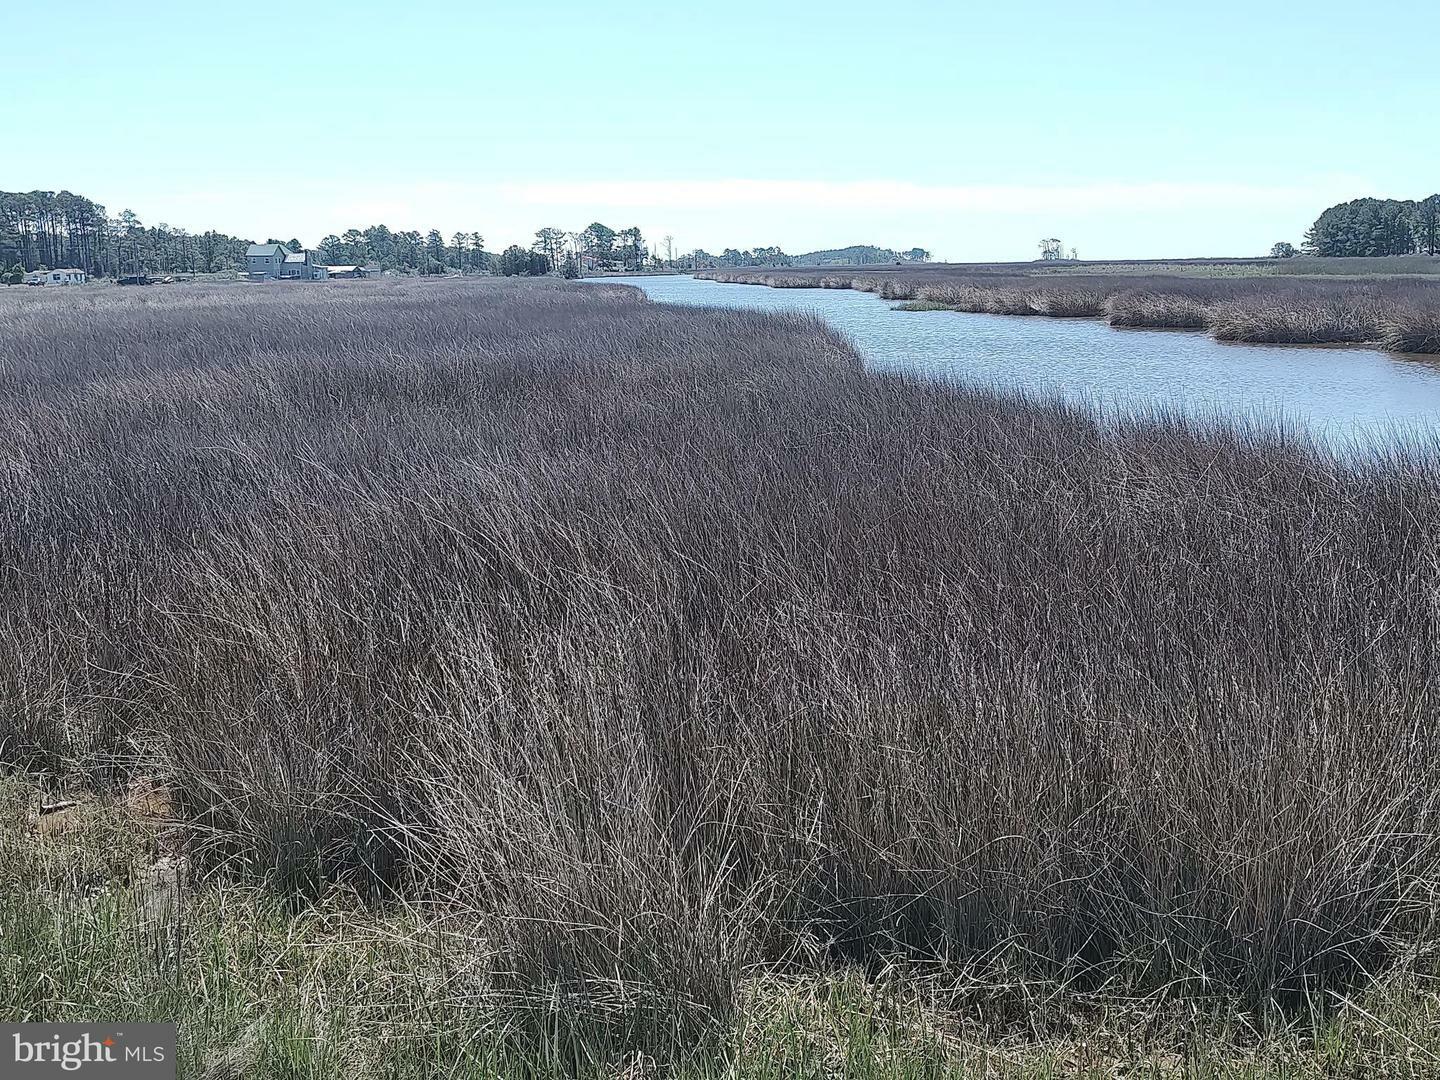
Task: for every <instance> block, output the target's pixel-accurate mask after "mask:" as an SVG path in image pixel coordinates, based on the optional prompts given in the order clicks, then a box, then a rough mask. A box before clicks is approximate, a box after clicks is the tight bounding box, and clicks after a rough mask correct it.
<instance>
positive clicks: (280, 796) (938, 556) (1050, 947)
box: [0, 281, 1440, 1076]
mask: <svg viewBox="0 0 1440 1080" xmlns="http://www.w3.org/2000/svg"><path fill="white" fill-rule="evenodd" d="M39 292H40V290H32V291H29V294H27V295H19V296H16V297H14V298H11V297H9V296H7V295H3V294H0V320H3V323H4V330H5V332H4V334H3V336H0V429H3V430H5V431H6V432H8V433H9V435H8V438H7V440H6V441H5V442H4V443H3V444H0V484H3V486H4V495H5V498H3V499H0V755H3V759H4V761H5V762H6V763H7V764H8V767H9V769H10V770H11V774H10V778H9V780H8V781H7V782H8V783H9V784H10V785H11V788H12V789H13V791H16V792H21V793H22V794H19V795H15V796H13V797H12V800H11V809H10V811H9V813H10V814H11V817H10V820H9V823H8V827H7V828H6V830H5V832H6V835H13V836H20V837H23V838H24V839H22V840H21V841H20V842H19V843H16V844H14V845H13V846H12V848H10V849H7V852H8V854H7V855H6V858H5V862H4V864H3V865H4V873H5V874H6V877H7V882H6V884H7V885H9V886H12V887H10V888H8V889H7V890H6V893H5V895H6V896H7V899H6V901H5V903H6V904H8V905H10V906H9V907H7V908H6V910H5V915H4V918H5V921H6V926H5V930H6V933H5V934H4V935H3V937H4V942H5V944H4V946H3V948H4V949H5V950H7V951H6V954H5V962H4V966H3V971H4V972H5V976H4V984H3V986H4V991H5V993H6V994H7V995H10V996H9V997H8V998H7V999H6V1006H7V1009H6V1011H7V1012H8V1013H16V1014H20V1015H23V1016H25V1017H27V1018H45V1019H60V1018H62V1014H63V1016H72V1015H81V1014H83V1013H85V1012H86V1011H87V1010H89V1011H90V1013H92V1014H93V1013H95V1012H102V1013H107V1014H113V1015H121V1016H124V1015H126V1010H131V1012H129V1014H128V1018H130V1019H134V1018H135V1016H134V1013H133V1010H134V1009H136V1008H142V1009H143V1010H144V1011H145V1012H146V1014H147V1015H148V1016H153V1017H155V1018H168V1017H172V1016H173V1017H176V1018H178V1019H180V1021H181V1023H182V1032H183V1038H184V1039H185V1040H189V1041H188V1043H187V1045H188V1046H189V1047H190V1049H189V1050H187V1051H186V1052H187V1053H189V1054H190V1055H191V1057H189V1058H187V1059H186V1060H187V1062H190V1063H191V1066H192V1069H191V1074H192V1075H196V1074H198V1072H199V1069H200V1065H201V1063H202V1062H208V1061H209V1060H210V1058H209V1057H207V1056H206V1055H213V1054H215V1053H217V1052H218V1051H217V1050H216V1048H217V1047H221V1046H225V1045H231V1044H234V1043H236V1042H239V1043H242V1044H246V1045H252V1046H253V1045H259V1046H264V1047H271V1046H278V1047H280V1048H281V1049H278V1050H273V1051H272V1050H269V1049H267V1050H265V1051H264V1053H267V1054H269V1053H274V1054H282V1055H285V1054H288V1055H291V1056H290V1057H285V1058H283V1060H280V1059H277V1060H280V1064H271V1065H267V1066H266V1067H265V1070H268V1071H265V1070H262V1069H261V1067H260V1066H258V1065H253V1064H252V1065H245V1066H244V1067H245V1068H248V1069H251V1071H252V1073H256V1072H257V1071H263V1072H264V1074H265V1075H338V1074H340V1073H341V1072H345V1073H346V1074H358V1075H364V1071H363V1070H364V1069H368V1070H370V1071H371V1072H373V1073H375V1074H377V1075H417V1076H418V1075H434V1074H436V1073H440V1074H444V1069H445V1068H449V1067H450V1066H452V1065H453V1066H454V1071H455V1073H456V1074H460V1075H463V1074H465V1070H470V1071H472V1072H474V1074H476V1075H484V1074H485V1070H487V1069H489V1070H490V1071H492V1072H493V1071H511V1072H524V1071H525V1070H527V1069H529V1070H530V1071H531V1072H563V1071H573V1072H582V1073H584V1072H588V1073H590V1074H594V1075H616V1074H617V1072H618V1071H620V1070H621V1069H632V1070H641V1071H640V1072H635V1071H632V1072H631V1073H630V1075H643V1074H644V1073H643V1070H645V1069H649V1068H651V1067H652V1066H651V1064H650V1063H652V1062H653V1063H654V1067H655V1068H659V1067H661V1066H663V1065H666V1064H667V1063H668V1064H670V1065H673V1066H674V1067H675V1068H676V1069H689V1070H702V1071H703V1070H714V1069H719V1068H724V1069H730V1070H731V1071H732V1072H733V1071H739V1072H740V1073H741V1074H742V1075H776V1074H777V1073H790V1072H800V1073H805V1072H809V1073H810V1074H812V1075H824V1074H826V1071H827V1070H829V1072H830V1073H831V1074H833V1072H834V1066H835V1061H836V1056H837V1055H839V1060H840V1061H842V1062H844V1061H846V1060H849V1059H851V1058H853V1059H854V1061H855V1063H856V1064H855V1066H854V1068H853V1069H852V1072H854V1073H855V1074H856V1075H872V1074H873V1075H917V1076H920V1075H943V1074H945V1071H946V1070H947V1069H948V1070H950V1071H951V1072H952V1073H953V1074H955V1075H964V1074H965V1070H967V1069H968V1070H969V1071H970V1072H972V1073H973V1072H974V1071H976V1070H977V1069H980V1068H982V1067H985V1066H986V1065H987V1064H989V1065H992V1066H993V1068H992V1071H1002V1069H1005V1068H1011V1069H1013V1071H1014V1074H1015V1075H1047V1074H1053V1073H1054V1072H1076V1071H1083V1070H1084V1069H1087V1068H1089V1069H1092V1070H1094V1071H1096V1072H1100V1071H1101V1070H1103V1069H1106V1068H1110V1067H1113V1066H1114V1064H1115V1062H1116V1061H1117V1060H1122V1059H1134V1060H1136V1061H1139V1062H1142V1063H1144V1062H1147V1061H1148V1062H1151V1063H1152V1064H1154V1066H1155V1069H1156V1071H1163V1070H1165V1069H1171V1070H1172V1071H1173V1070H1174V1069H1177V1068H1183V1067H1185V1066H1186V1065H1187V1063H1192V1062H1200V1063H1201V1065H1203V1066H1204V1068H1206V1069H1212V1066H1213V1070H1219V1069H1221V1068H1222V1067H1223V1068H1225V1069H1233V1070H1238V1071H1239V1072H1241V1073H1243V1072H1244V1071H1245V1070H1250V1071H1251V1072H1255V1071H1261V1072H1263V1071H1264V1070H1267V1069H1269V1068H1271V1066H1272V1065H1273V1064H1274V1063H1275V1062H1282V1063H1285V1065H1286V1067H1287V1068H1290V1069H1291V1070H1292V1072H1296V1071H1298V1072H1300V1073H1302V1074H1303V1073H1305V1072H1307V1071H1308V1072H1312V1073H1313V1074H1314V1075H1324V1074H1326V1070H1330V1072H1332V1073H1333V1071H1334V1069H1335V1068H1337V1067H1345V1068H1350V1067H1352V1066H1353V1067H1354V1068H1357V1069H1361V1070H1362V1071H1363V1069H1364V1068H1373V1067H1375V1066H1376V1065H1377V1063H1378V1064H1379V1065H1380V1066H1383V1067H1385V1068H1388V1069H1391V1071H1397V1070H1401V1069H1411V1070H1413V1071H1416V1072H1419V1071H1420V1070H1421V1069H1423V1068H1424V1067H1426V1066H1427V1065H1429V1064H1432V1063H1433V1061H1434V1058H1433V1055H1434V1053H1435V1052H1436V1050H1435V1044H1434V1040H1433V1036H1432V1035H1431V1034H1430V1020H1431V1018H1432V1017H1433V1016H1434V1015H1435V1012H1434V1009H1435V1005H1434V997H1433V991H1432V990H1431V989H1430V986H1431V984H1430V983H1429V982H1428V980H1429V978H1430V977H1431V975H1432V974H1433V973H1434V969H1433V955H1434V947H1435V946H1436V944H1437V938H1436V934H1435V931H1434V925H1435V924H1434V915H1435V901H1434V891H1433V890H1434V886H1435V883H1436V882H1437V880H1440V816H1437V815H1440V757H1437V755H1436V753H1435V750H1436V742H1437V739H1436V736H1437V731H1436V721H1435V716H1436V710H1435V702H1434V700H1433V695H1434V692H1435V691H1434V687H1435V679H1434V675H1435V664H1436V655H1437V654H1436V647H1437V634H1436V631H1437V615H1436V611H1435V608H1434V605H1433V604H1432V603H1431V597H1432V596H1433V595H1434V594H1435V592H1436V591H1437V589H1440V567H1437V565H1436V563H1435V560H1434V558H1433V552H1434V550H1435V547H1436V542H1437V539H1440V535H1437V534H1440V477H1437V470H1436V464H1435V460H1434V459H1433V458H1432V457H1431V456H1429V455H1427V454H1423V453H1420V452H1419V451H1414V452H1398V451H1397V453H1396V454H1395V455H1394V456H1393V457H1391V458H1390V459H1388V460H1385V461H1380V462H1374V463H1370V464H1367V465H1365V466H1363V467H1342V466H1341V465H1339V464H1338V463H1336V462H1335V461H1333V460H1331V459H1329V458H1327V457H1324V456H1323V455H1320V454H1318V453H1316V452H1314V451H1312V450H1310V449H1309V448H1307V447H1306V446H1305V445H1303V444H1301V443H1298V442H1295V441H1292V440H1291V439H1289V438H1287V437H1284V436H1281V435H1278V434H1275V433H1270V432H1265V431H1260V430H1236V429H1222V428H1216V429H1213V430H1208V429H1199V428H1196V427H1193V426H1188V425H1187V424H1185V423H1183V422H1180V421H1178V420H1174V419H1167V418H1163V417H1157V418H1154V419H1152V420H1150V421H1144V422H1141V421H1134V420H1119V419H1116V420H1113V421H1112V420H1108V419H1106V420H1102V419H1100V418H1098V417H1096V416H1094V415H1092V414H1089V413H1086V412H1083V411H1079V410H1076V409H1073V408H1069V407H1064V406H1061V405H1058V404H1053V403H1046V402H1037V401H1031V400H1026V399H1023V398H1017V397H1003V396H997V395H994V394H990V393H985V392H979V391H967V390H963V389H959V388H955V387H946V386H937V385H932V384H929V383H925V382H920V381H916V380H910V379H904V378H896V377H883V376H877V375H872V374H867V373H865V372H864V371H863V370H862V369H861V366H860V364H859V362H858V360H857V359H856V357H855V356H854V354H853V353H852V352H851V351H850V349H849V348H848V347H847V346H846V345H845V343H844V342H843V341H841V340H839V339H837V338H836V337H835V336H834V335H833V334H832V333H831V332H829V331H828V330H827V329H826V328H825V327H824V326H823V325H822V324H819V323H817V322H814V321H811V320H808V319H804V318H793V317H792V318H785V319H776V318H773V317H768V316H762V315H759V314H756V313H750V312H726V311H720V310H714V309H709V310H703V311H702V310H692V309H684V308H673V307H660V306H656V305H652V304H649V303H647V302H645V301H644V300H643V298H642V297H641V296H640V294H639V293H638V292H636V291H634V290H631V289H627V288H624V287H619V286H608V285H599V286H586V287H575V286H564V285H560V284H558V283H556V284H549V283H527V284H523V285H514V284H507V283H501V282H463V281H442V282H418V281H417V282H411V281H402V282H373V283H372V282H357V283H352V284H351V285H350V286H349V287H347V288H344V289H328V288H315V289H303V290H280V289H266V290H245V289H235V288H229V289H224V288H216V289H205V288H203V287H197V288H195V289H192V290H185V291H184V292H183V293H182V292H179V291H176V292H174V293H166V294H158V293H141V292H139V291H137V292H136V293H126V292H125V291H124V290H106V291H95V292H84V293H82V294H81V295H77V296H69V295H58V294H49V295H34V294H35V293H39ZM75 292H77V293H81V291H80V290H75ZM42 789H44V790H46V791H47V792H48V794H46V796H45V797H46V798H47V799H53V798H55V797H58V796H60V795H67V794H68V795H71V796H73V797H77V798H80V799H81V803H82V805H81V807H80V808H78V809H79V810H80V811H81V813H79V814H78V815H77V814H74V813H72V811H73V810H75V809H77V808H72V811H59V812H57V814H52V815H44V816H43V817H35V816H34V814H33V812H32V810H31V809H29V808H30V807H32V806H33V805H34V804H38V802H39V801H41V795H40V791H41V790H42ZM137 792H138V793H139V794H138V795H137ZM149 793H156V794H155V797H154V798H152V797H151V794H149ZM137 801H138V803H139V804H140V807H141V808H140V809H136V804H137ZM116 815H118V821H119V824H116V823H115V822H116V820H117V818H116ZM77 818H78V820H76V819H77ZM52 820H53V821H55V822H65V821H67V820H74V821H75V825H74V826H73V827H72V826H62V825H50V824H47V823H48V822H50V821H52ZM117 830H120V831H119V832H117ZM32 832H33V833H35V834H38V836H39V837H40V838H41V839H40V840H38V841H36V840H33V839H31V834H32ZM77 837H78V839H77ZM55 845H60V846H59V847H55ZM65 845H70V846H69V847H66V846H65ZM47 850H49V851H59V852H61V854H60V855H55V856H52V855H47V854H46V851H47ZM95 863H98V864H99V865H92V864H95ZM157 880H158V884H157ZM37 883H38V884H37ZM41 884H43V888H42V887H39V886H40V885H41ZM157 897H158V898H157ZM167 905H168V907H167ZM157 910H159V911H161V912H162V913H163V911H164V910H173V911H180V912H183V913H184V917H183V919H180V920H179V921H178V922H177V921H176V919H174V918H172V919H171V920H170V921H168V922H166V921H164V920H163V919H161V918H160V916H159V915H157V914H156V912H157ZM177 925H178V926H179V929H176V927H177ZM157 927H159V929H158V930H157V929H156V928H157ZM67 935H68V936H67ZM85 943H88V947H86V948H80V947H79V946H80V945H82V944H85ZM312 946H313V949H312V948H311V947H312ZM247 950H248V951H247ZM77 956H81V957H89V958H91V959H90V960H87V961H86V963H84V964H77V962H76V960H75V957H77ZM57 970H58V974H57V973H56V972H57ZM292 1006H293V1007H292ZM335 1017H340V1018H341V1021H342V1022H343V1023H344V1025H345V1030H351V1029H358V1030H360V1031H362V1032H367V1031H373V1032H375V1033H376V1039H373V1040H370V1041H368V1042H366V1043H365V1044H364V1046H363V1047H362V1049H360V1050H355V1049H353V1047H350V1044H348V1043H345V1042H344V1040H341V1039H338V1037H336V1036H333V1035H332V1034H330V1033H329V1030H328V1029H327V1028H325V1026H324V1025H325V1024H326V1023H329V1022H332V1019H333V1018H335ZM257 1025H258V1026H257ZM252 1027H253V1031H254V1032H255V1034H254V1035H245V1032H247V1031H251V1030H252ZM382 1033H389V1034H387V1035H386V1036H385V1038H384V1039H381V1038H380V1037H379V1036H380V1035H381V1034H382ZM392 1037H393V1038H392ZM246 1039H249V1040H251V1041H250V1042H249V1043H248V1044H247V1043H246ZM387 1040H390V1041H387ZM287 1047H292V1048H293V1049H285V1048H287ZM256 1052H260V1051H256ZM392 1052H393V1056H391V1055H392ZM322 1053H323V1054H328V1055H331V1056H329V1057H325V1058H324V1059H323V1060H318V1063H311V1061H310V1058H308V1057H305V1055H315V1054H322ZM346 1055H348V1056H346ZM366 1055H369V1056H366ZM407 1055H408V1056H407ZM787 1055H789V1056H787ZM1087 1055H1088V1057H1087ZM243 1060H248V1059H242V1064H243ZM265 1060H266V1061H271V1059H270V1058H267V1059H265ZM377 1061H379V1062H381V1064H378V1065H377V1064H375V1063H376V1062H377ZM357 1062H360V1064H357ZM477 1062H478V1064H476V1063H477ZM737 1063H738V1064H737ZM787 1063H790V1064H793V1066H794V1067H793V1069H792V1068H789V1067H788V1065H787ZM862 1063H863V1067H862ZM897 1063H898V1064H897ZM362 1065H363V1069H362ZM891 1066H893V1068H892V1067H891ZM767 1069H769V1070H770V1071H769V1072H768V1073H767V1071H766V1070H767ZM866 1069H869V1070H870V1071H869V1072H866V1071H865V1070H866ZM1213 1070H1212V1071H1213Z"/></svg>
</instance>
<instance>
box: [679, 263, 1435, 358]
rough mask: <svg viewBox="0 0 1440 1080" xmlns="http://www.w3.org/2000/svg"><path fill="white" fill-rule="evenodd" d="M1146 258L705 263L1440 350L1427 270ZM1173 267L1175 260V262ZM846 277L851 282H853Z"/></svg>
mask: <svg viewBox="0 0 1440 1080" xmlns="http://www.w3.org/2000/svg"><path fill="white" fill-rule="evenodd" d="M1139 269H1143V267H1140V266H1128V267H1127V266H1120V267H1114V268H1110V269H1108V270H1106V271H1105V272H1103V273H1102V272H1100V270H1101V268H1100V267H1089V266H1078V267H1076V268H1074V269H1073V270H1070V271H1067V272H1065V273H1055V272H1046V271H1044V270H1043V269H1036V268H1032V269H1030V270H1028V271H1027V270H1025V269H1023V268H1021V267H1019V266H1014V265H1011V266H997V267H973V268H965V267H954V268H944V269H933V270H916V271H906V270H896V271H890V272H883V273H878V272H874V271H870V272H868V273H865V274H856V275H837V274H835V273H834V272H833V271H830V272H819V271H808V272H807V271H801V270H785V271H768V270H756V269H743V270H707V271H701V272H700V273H699V274H698V275H697V276H699V277H702V278H707V279H710V280H714V281H733V282H742V283H746V284H753V285H772V286H777V287H782V288H787V289H799V288H807V287H809V288H816V287H823V288H830V289H833V288H853V289H857V290H859V291H862V292H873V293H876V294H877V295H879V296H881V297H883V298H884V299H887V300H913V301H916V302H917V304H918V305H919V306H920V307H922V308H931V309H933V308H936V307H943V308H952V309H954V310H956V311H968V312H981V313H986V314H991V315H1048V316H1052V317H1062V318H1104V319H1106V320H1107V321H1108V322H1109V323H1110V324H1111V325H1112V326H1128V327H1151V328H1157V329H1177V330H1178V329H1186V330H1208V331H1209V332H1210V333H1211V334H1213V335H1214V336H1215V337H1217V338H1219V339H1221V340H1226V341H1251V342H1277V343H1290V344H1327V343H1336V342H1353V343H1367V344H1375V345H1379V346H1381V347H1383V348H1386V349H1392V350H1395V351H1399V352H1412V353H1433V352H1436V351H1440V337H1437V335H1436V334H1435V333H1434V327H1435V321H1436V319H1437V318H1440V282H1436V281H1432V280H1427V279H1425V278H1421V277H1399V276H1397V277H1392V278H1374V277H1372V278H1361V279H1338V278H1335V277H1324V276H1321V275H1319V274H1318V273H1317V274H1315V275H1312V276H1305V277H1295V276H1290V277H1286V276H1281V275H1279V274H1278V273H1267V274H1259V273H1255V274H1252V275H1251V276H1248V277H1237V276H1230V277H1204V276H1181V275H1179V274H1178V273H1176V274H1164V273H1150V274H1144V275H1141V274H1137V273H1135V271H1136V270H1139ZM1172 269H1174V268H1172ZM846 282H848V285H847V284H846Z"/></svg>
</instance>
